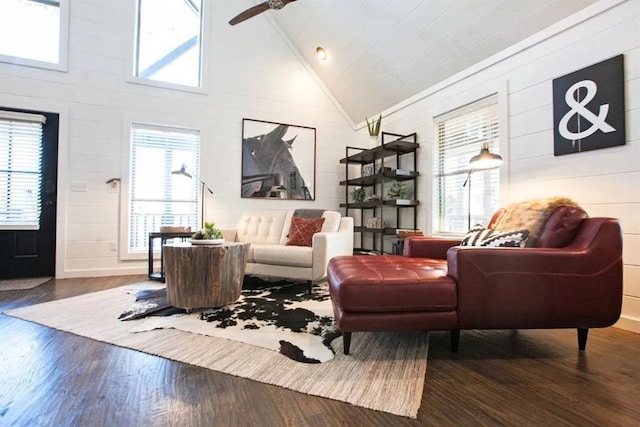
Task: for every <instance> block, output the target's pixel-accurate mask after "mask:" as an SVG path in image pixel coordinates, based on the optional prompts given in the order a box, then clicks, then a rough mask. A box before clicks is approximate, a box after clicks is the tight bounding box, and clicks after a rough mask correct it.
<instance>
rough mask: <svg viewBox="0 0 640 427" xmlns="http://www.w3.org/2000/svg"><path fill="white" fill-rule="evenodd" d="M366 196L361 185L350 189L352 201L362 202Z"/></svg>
mask: <svg viewBox="0 0 640 427" xmlns="http://www.w3.org/2000/svg"><path fill="white" fill-rule="evenodd" d="M366 196H367V195H366V193H365V191H364V188H362V187H358V188H354V189H353V190H351V199H352V200H353V202H354V203H362V202H363V201H364V198H365V197H366Z"/></svg>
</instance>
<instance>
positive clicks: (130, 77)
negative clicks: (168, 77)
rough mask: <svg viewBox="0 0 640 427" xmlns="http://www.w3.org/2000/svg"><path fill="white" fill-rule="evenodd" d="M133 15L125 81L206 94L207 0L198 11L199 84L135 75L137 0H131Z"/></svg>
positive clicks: (208, 19) (207, 64)
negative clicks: (199, 18)
mask: <svg viewBox="0 0 640 427" xmlns="http://www.w3.org/2000/svg"><path fill="white" fill-rule="evenodd" d="M132 3H133V15H132V19H131V28H132V31H131V35H132V39H131V44H130V45H131V51H130V54H129V56H128V62H127V67H128V71H127V76H126V81H127V82H128V83H134V84H140V85H145V86H153V87H159V88H164V89H171V90H178V91H182V92H191V93H197V94H203V95H206V94H207V93H208V90H207V87H208V84H207V82H208V78H207V75H208V69H209V54H208V53H207V52H208V49H207V46H208V40H209V34H210V27H211V24H210V22H211V20H210V17H209V7H208V4H209V0H202V10H201V11H200V16H201V21H200V37H201V42H200V84H199V86H197V87H196V86H187V85H181V84H177V83H170V82H163V81H158V80H153V79H148V78H144V77H138V76H136V61H137V55H138V41H137V40H138V21H139V8H138V5H139V0H134V1H133V2H132Z"/></svg>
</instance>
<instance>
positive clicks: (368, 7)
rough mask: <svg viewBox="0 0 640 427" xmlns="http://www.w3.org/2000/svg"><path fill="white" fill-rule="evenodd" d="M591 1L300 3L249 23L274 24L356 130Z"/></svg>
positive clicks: (313, 0)
mask: <svg viewBox="0 0 640 427" xmlns="http://www.w3.org/2000/svg"><path fill="white" fill-rule="evenodd" d="M596 1H597V0H298V1H294V2H292V3H290V4H288V5H287V6H286V7H285V8H283V9H282V10H269V11H267V12H264V13H263V14H261V15H258V16H256V17H254V18H251V19H265V18H267V19H272V20H273V22H275V23H276V25H277V26H279V27H280V28H281V30H282V32H283V33H284V34H285V36H286V37H288V38H289V39H290V41H291V43H292V44H293V45H294V46H295V48H296V49H297V50H298V51H299V53H300V54H301V55H302V56H303V57H304V58H305V59H306V61H307V62H308V63H309V64H310V66H311V67H312V68H313V70H314V71H315V73H316V74H317V75H318V76H319V77H320V79H321V80H322V81H323V83H324V85H325V86H326V87H327V88H328V89H329V91H330V92H331V94H332V95H333V97H334V98H335V99H336V100H337V101H338V102H339V104H340V105H341V107H342V108H343V109H344V110H345V111H346V113H347V115H348V116H349V117H350V119H351V120H352V121H353V123H356V124H357V123H361V122H362V121H364V119H365V117H372V116H377V115H378V114H379V113H381V112H383V111H384V110H386V109H388V108H390V107H392V106H394V105H396V104H398V103H399V102H401V101H403V100H405V99H407V98H409V97H411V96H413V95H415V94H417V93H419V92H421V91H423V90H425V89H427V88H429V87H431V86H433V85H435V84H437V83H439V82H441V81H443V80H445V79H447V78H448V77H451V76H453V75H455V74H456V73H459V72H461V71H463V70H464V69H466V68H467V67H470V66H472V65H474V64H476V63H478V62H480V61H482V60H484V59H486V58H488V57H490V56H492V55H494V54H497V53H498V52H500V51H502V50H504V49H506V48H508V47H509V46H512V45H513V44H515V43H517V42H519V41H521V40H523V39H525V38H527V37H528V36H531V35H533V34H535V33H537V32H538V31H540V30H543V29H545V28H547V27H549V26H551V25H553V24H555V23H557V22H559V21H561V20H562V19H564V18H566V17H568V16H570V15H572V14H574V13H576V12H578V11H580V10H581V9H584V8H585V7H588V6H590V5H591V4H593V3H595V2H596ZM254 3H256V4H257V3H261V2H259V1H253V2H249V3H248V4H249V5H251V4H254ZM238 4H240V2H239V3H238ZM239 12H240V11H239ZM229 18H231V17H229ZM243 24H244V23H240V24H238V25H243ZM317 46H322V47H324V48H325V49H326V50H327V52H328V54H329V58H328V60H326V61H324V62H321V61H319V60H318V59H317V57H316V56H315V55H316V53H315V51H316V47H317Z"/></svg>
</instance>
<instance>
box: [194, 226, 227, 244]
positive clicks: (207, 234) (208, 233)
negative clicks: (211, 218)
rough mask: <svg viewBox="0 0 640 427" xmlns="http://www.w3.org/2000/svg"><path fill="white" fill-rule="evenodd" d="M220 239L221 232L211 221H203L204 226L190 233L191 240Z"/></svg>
mask: <svg viewBox="0 0 640 427" xmlns="http://www.w3.org/2000/svg"><path fill="white" fill-rule="evenodd" d="M217 239H222V232H221V231H220V230H218V229H217V228H216V224H215V223H213V222H205V223H204V228H202V229H200V230H198V231H196V232H195V233H193V234H192V235H191V240H217Z"/></svg>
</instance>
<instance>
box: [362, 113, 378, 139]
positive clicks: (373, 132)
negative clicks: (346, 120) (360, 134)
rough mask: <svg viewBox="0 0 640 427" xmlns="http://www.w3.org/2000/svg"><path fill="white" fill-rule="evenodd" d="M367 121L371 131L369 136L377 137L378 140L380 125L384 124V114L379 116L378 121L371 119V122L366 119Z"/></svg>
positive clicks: (368, 128)
mask: <svg viewBox="0 0 640 427" xmlns="http://www.w3.org/2000/svg"><path fill="white" fill-rule="evenodd" d="M365 120H366V121H367V130H368V131H369V136H375V137H376V138H377V137H378V135H380V124H381V123H382V114H380V115H379V116H378V119H377V120H376V119H375V118H373V117H372V118H371V122H369V119H368V118H366V117H365Z"/></svg>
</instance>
